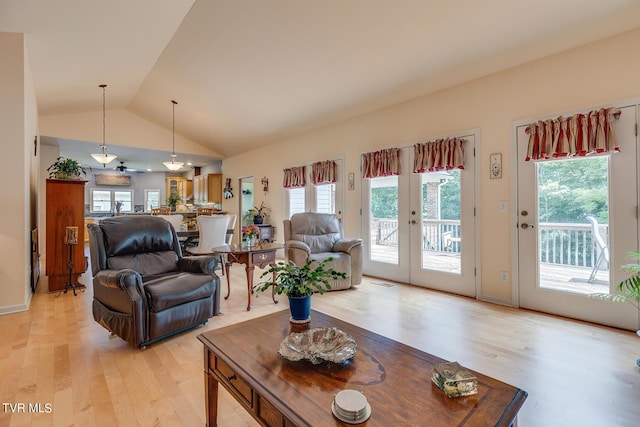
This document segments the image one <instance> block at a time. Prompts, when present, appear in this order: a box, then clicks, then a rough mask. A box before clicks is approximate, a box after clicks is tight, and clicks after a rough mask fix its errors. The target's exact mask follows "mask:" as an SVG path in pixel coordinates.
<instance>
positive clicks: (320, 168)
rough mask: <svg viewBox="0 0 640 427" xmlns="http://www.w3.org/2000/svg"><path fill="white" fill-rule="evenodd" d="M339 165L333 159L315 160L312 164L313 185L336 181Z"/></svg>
mask: <svg viewBox="0 0 640 427" xmlns="http://www.w3.org/2000/svg"><path fill="white" fill-rule="evenodd" d="M337 171H338V166H337V164H336V162H335V161H333V160H326V161H324V162H315V163H313V164H312V165H311V183H312V184H313V185H320V184H331V183H334V182H336V177H337Z"/></svg>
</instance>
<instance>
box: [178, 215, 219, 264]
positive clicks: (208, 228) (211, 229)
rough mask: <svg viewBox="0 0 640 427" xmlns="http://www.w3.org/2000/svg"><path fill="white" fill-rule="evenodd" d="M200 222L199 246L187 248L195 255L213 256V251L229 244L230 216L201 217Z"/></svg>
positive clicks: (198, 218) (198, 219) (198, 220)
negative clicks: (217, 247)
mask: <svg viewBox="0 0 640 427" xmlns="http://www.w3.org/2000/svg"><path fill="white" fill-rule="evenodd" d="M197 222H198V246H196V247H193V248H187V249H186V251H187V252H189V253H190V254H193V255H198V254H200V255H202V254H211V249H213V248H215V247H216V246H224V245H225V244H226V243H227V240H226V239H227V229H228V228H229V216H228V215H212V216H208V215H200V216H199V217H197Z"/></svg>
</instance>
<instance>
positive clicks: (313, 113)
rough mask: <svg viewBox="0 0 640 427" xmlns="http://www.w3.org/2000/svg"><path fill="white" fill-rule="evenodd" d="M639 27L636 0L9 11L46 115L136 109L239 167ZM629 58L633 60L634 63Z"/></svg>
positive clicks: (337, 1) (294, 2)
mask: <svg viewBox="0 0 640 427" xmlns="http://www.w3.org/2000/svg"><path fill="white" fill-rule="evenodd" d="M639 26H640V2H638V1H637V0H606V1H602V0H536V1H535V2H532V1H529V0H482V1H479V0H368V1H362V0H323V1H306V0H134V1H132V0H109V1H98V0H57V1H51V0H0V31H2V32H21V33H25V34H26V36H25V37H26V41H27V49H28V54H29V60H30V64H31V68H32V74H33V79H34V84H35V88H36V96H37V101H38V108H39V113H40V115H43V116H46V115H52V114H65V113H76V112H86V111H98V110H100V109H101V108H102V94H101V91H100V89H99V88H98V87H97V86H98V84H99V83H107V84H108V85H109V86H108V108H109V109H126V110H127V111H129V112H130V113H133V114H136V115H138V116H140V117H142V118H144V119H146V120H149V121H151V122H154V123H156V124H159V125H161V126H163V127H165V128H167V129H171V103H170V100H171V99H175V100H177V101H178V102H179V106H178V108H177V109H176V120H177V121H178V122H179V124H180V125H179V128H178V127H177V128H176V131H177V132H179V133H180V134H181V135H183V136H184V137H186V138H188V139H191V140H192V141H194V142H196V143H198V144H200V145H202V146H204V147H207V148H210V149H211V150H213V151H215V152H218V153H221V154H222V155H224V156H232V155H235V154H238V153H241V152H244V151H247V150H251V149H253V148H255V147H257V146H260V145H263V144H268V143H271V142H274V141H277V140H281V139H283V138H287V137H291V136H294V135H296V134H299V133H301V132H305V131H309V130H313V129H317V128H320V127H323V126H327V125H330V124H332V123H335V122H338V121H341V120H345V119H348V118H350V117H355V116H357V115H361V114H365V113H368V112H371V111H374V110H377V109H381V108H384V107H387V106H390V105H394V104H397V103H400V102H403V101H406V100H409V99H412V98H416V97H418V96H420V95H423V94H427V93H430V92H433V91H437V90H440V89H443V88H446V87H450V86H453V85H456V84H459V83H461V82H464V81H468V80H471V79H475V78H478V77H481V76H483V75H487V74H490V73H494V72H497V71H500V70H503V69H506V68H509V67H512V66H515V65H518V64H522V63H525V62H528V61H531V60H535V59H538V58H541V57H544V56H548V55H551V54H554V53H557V52H561V51H564V50H567V49H570V48H572V47H575V46H579V45H582V44H585V43H588V42H591V41H594V40H598V39H601V38H604V37H607V36H611V35H614V34H617V33H620V32H624V31H627V30H630V29H633V28H636V27H639ZM630 54H632V53H630Z"/></svg>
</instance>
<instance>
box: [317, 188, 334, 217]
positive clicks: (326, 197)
mask: <svg viewBox="0 0 640 427" xmlns="http://www.w3.org/2000/svg"><path fill="white" fill-rule="evenodd" d="M315 190H316V210H315V211H316V212H319V213H331V214H334V213H336V185H335V184H324V185H316V186H315Z"/></svg>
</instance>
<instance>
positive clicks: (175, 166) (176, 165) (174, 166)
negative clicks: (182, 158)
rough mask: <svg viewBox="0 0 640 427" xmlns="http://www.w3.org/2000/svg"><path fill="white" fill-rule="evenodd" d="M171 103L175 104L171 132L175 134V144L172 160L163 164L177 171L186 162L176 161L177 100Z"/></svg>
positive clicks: (172, 150)
mask: <svg viewBox="0 0 640 427" xmlns="http://www.w3.org/2000/svg"><path fill="white" fill-rule="evenodd" d="M171 103H172V104H173V107H172V108H173V127H172V129H171V132H172V134H173V146H172V149H171V161H170V162H163V163H162V164H163V165H165V166H166V167H167V169H169V170H170V171H177V170H178V169H180V168H181V167H182V165H184V163H182V162H176V157H177V156H176V104H177V102H176V101H174V100H173V99H172V100H171Z"/></svg>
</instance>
